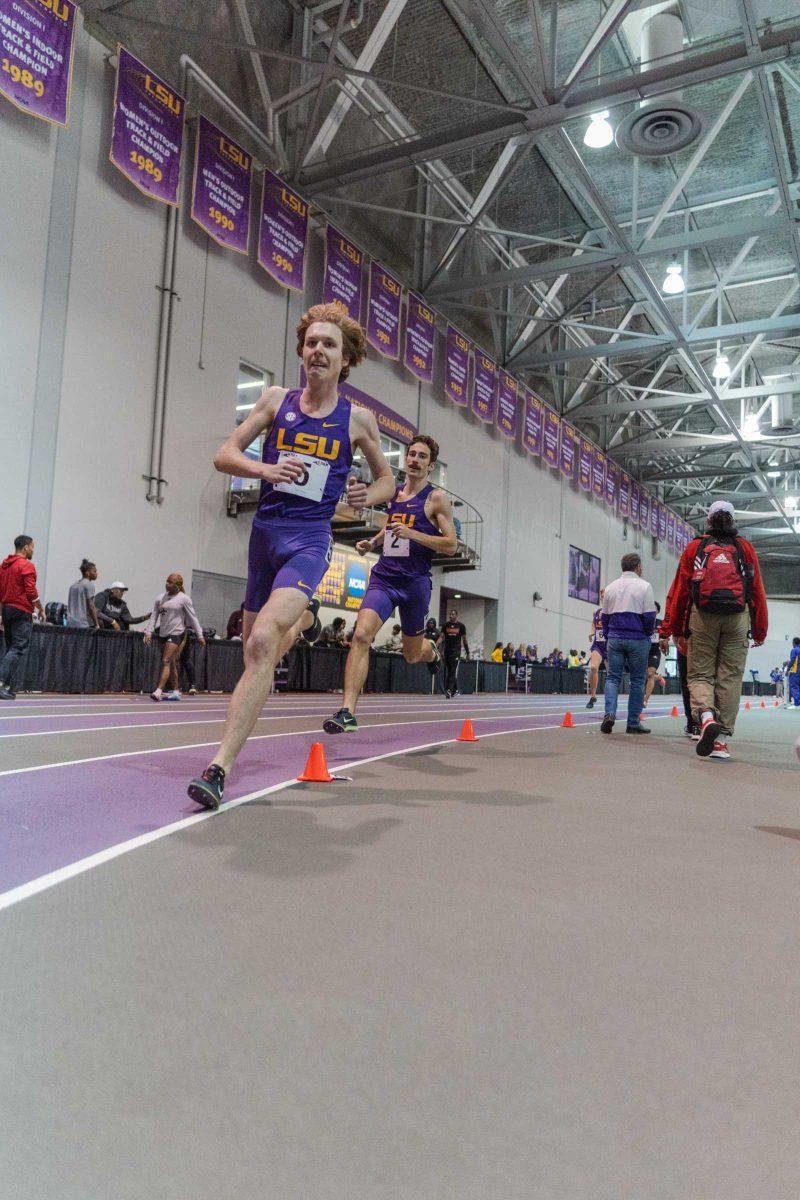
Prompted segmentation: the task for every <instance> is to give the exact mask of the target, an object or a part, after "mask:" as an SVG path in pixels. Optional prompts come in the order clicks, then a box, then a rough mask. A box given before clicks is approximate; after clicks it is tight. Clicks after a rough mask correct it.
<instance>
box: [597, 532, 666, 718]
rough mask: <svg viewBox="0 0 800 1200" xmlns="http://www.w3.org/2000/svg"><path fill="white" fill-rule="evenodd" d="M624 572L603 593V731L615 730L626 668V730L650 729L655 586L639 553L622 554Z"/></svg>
mask: <svg viewBox="0 0 800 1200" xmlns="http://www.w3.org/2000/svg"><path fill="white" fill-rule="evenodd" d="M620 565H621V567H622V574H621V575H620V577H619V579H615V580H614V582H613V583H610V584H609V585H608V587H607V588H606V591H605V595H604V596H603V614H602V619H603V633H604V634H605V638H606V645H607V646H608V666H607V668H606V670H607V674H606V689H605V701H606V704H605V715H604V717H603V720H602V722H601V724H600V730H601V732H602V733H611V731H612V729H613V728H614V722H615V720H616V719H617V701H618V698H619V689H620V686H621V684H622V672H623V671H624V670H625V668H626V667H627V669H628V671H629V672H630V677H631V681H630V693H629V695H628V721H627V725H626V729H625V732H626V733H649V732H650V730H649V729H648V728H647V727H646V726H644V725H642V722H641V713H642V701H643V699H644V682H645V677H646V675H647V656H648V653H649V651H650V635H651V634H652V632H653V630H654V628H655V623H656V602H655V599H654V597H653V589H652V587H651V585H650V584H649V583H647V582H646V580H644V579H642V560H641V559H640V558H639V555H638V554H624V555H623V556H622V562H621V564H620Z"/></svg>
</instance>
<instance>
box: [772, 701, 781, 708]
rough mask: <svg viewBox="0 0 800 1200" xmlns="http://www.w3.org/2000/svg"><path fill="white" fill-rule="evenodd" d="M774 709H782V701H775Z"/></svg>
mask: <svg viewBox="0 0 800 1200" xmlns="http://www.w3.org/2000/svg"><path fill="white" fill-rule="evenodd" d="M772 707H773V708H780V701H778V700H775V701H774V703H773V705H772Z"/></svg>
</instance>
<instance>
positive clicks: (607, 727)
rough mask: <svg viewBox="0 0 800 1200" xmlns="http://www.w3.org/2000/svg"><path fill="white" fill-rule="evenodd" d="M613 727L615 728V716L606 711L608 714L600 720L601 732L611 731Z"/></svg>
mask: <svg viewBox="0 0 800 1200" xmlns="http://www.w3.org/2000/svg"><path fill="white" fill-rule="evenodd" d="M613 728H614V717H612V715H611V713H606V715H605V716H604V717H603V719H602V721H601V722H600V732H601V733H611V730H612V729H613Z"/></svg>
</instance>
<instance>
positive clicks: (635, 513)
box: [631, 479, 639, 526]
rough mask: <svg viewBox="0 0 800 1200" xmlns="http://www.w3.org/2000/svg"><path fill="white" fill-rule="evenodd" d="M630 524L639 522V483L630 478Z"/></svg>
mask: <svg viewBox="0 0 800 1200" xmlns="http://www.w3.org/2000/svg"><path fill="white" fill-rule="evenodd" d="M631 524H633V525H637V526H638V524H639V485H638V483H636V481H635V480H633V479H632V480H631Z"/></svg>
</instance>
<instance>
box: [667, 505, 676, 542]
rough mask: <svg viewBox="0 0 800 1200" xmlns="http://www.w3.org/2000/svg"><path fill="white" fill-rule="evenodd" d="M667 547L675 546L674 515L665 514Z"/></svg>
mask: <svg viewBox="0 0 800 1200" xmlns="http://www.w3.org/2000/svg"><path fill="white" fill-rule="evenodd" d="M667 545H668V546H674V545H675V513H674V512H667Z"/></svg>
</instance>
